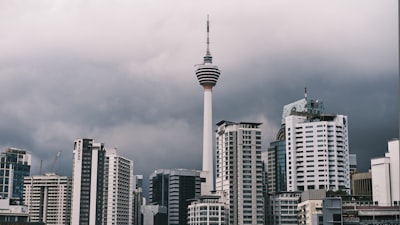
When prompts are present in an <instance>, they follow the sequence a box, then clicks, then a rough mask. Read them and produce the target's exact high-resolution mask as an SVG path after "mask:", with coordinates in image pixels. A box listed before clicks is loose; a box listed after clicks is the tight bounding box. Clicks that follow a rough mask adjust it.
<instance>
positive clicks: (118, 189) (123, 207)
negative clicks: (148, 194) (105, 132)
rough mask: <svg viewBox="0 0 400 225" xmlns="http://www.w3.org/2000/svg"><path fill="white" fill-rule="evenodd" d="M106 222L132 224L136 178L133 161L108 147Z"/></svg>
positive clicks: (106, 164) (104, 207)
mask: <svg viewBox="0 0 400 225" xmlns="http://www.w3.org/2000/svg"><path fill="white" fill-rule="evenodd" d="M104 172H105V173H104V190H103V192H104V194H103V195H104V197H103V204H104V205H103V223H104V224H110V225H111V224H118V225H120V224H126V225H128V224H132V220H133V194H134V190H135V188H134V183H135V181H134V179H136V177H135V176H134V175H133V161H132V160H130V159H127V158H125V157H122V156H120V155H117V150H116V149H115V148H106V155H105V165H104Z"/></svg>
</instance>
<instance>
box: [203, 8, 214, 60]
mask: <svg viewBox="0 0 400 225" xmlns="http://www.w3.org/2000/svg"><path fill="white" fill-rule="evenodd" d="M205 63H210V64H211V63H212V56H211V53H210V19H209V16H208V15H207V51H206V55H205V56H204V64H205Z"/></svg>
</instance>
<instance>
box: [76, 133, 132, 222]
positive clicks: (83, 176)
mask: <svg viewBox="0 0 400 225" xmlns="http://www.w3.org/2000/svg"><path fill="white" fill-rule="evenodd" d="M72 187H73V188H72V203H71V206H72V207H71V225H83V224H86V225H91V224H104V223H106V224H109V225H113V224H119V225H120V224H131V223H132V219H133V213H132V208H133V191H134V177H133V162H132V161H131V160H129V159H126V158H124V157H121V156H118V155H117V154H116V150H115V149H112V148H110V149H106V148H105V147H104V144H103V143H95V142H93V140H92V139H77V140H76V141H75V146H74V153H73V169H72Z"/></svg>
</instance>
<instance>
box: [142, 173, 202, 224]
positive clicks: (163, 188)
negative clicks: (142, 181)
mask: <svg viewBox="0 0 400 225" xmlns="http://www.w3.org/2000/svg"><path fill="white" fill-rule="evenodd" d="M149 182H150V185H149V188H150V191H149V200H150V204H153V205H159V206H165V207H167V209H168V213H167V214H168V225H173V224H174V225H179V224H187V208H188V205H189V204H190V202H189V201H187V200H189V199H193V198H198V197H199V196H200V194H201V193H200V188H201V179H200V171H197V170H188V169H159V170H156V171H154V172H153V173H152V174H151V175H150V179H149Z"/></svg>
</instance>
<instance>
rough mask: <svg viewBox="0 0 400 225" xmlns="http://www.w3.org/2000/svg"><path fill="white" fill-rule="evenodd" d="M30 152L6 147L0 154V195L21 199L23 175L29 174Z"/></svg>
mask: <svg viewBox="0 0 400 225" xmlns="http://www.w3.org/2000/svg"><path fill="white" fill-rule="evenodd" d="M31 161H32V155H31V153H29V152H27V151H25V150H22V149H17V148H7V149H6V150H5V151H4V152H2V153H1V154H0V197H1V198H17V199H20V200H21V201H22V199H23V192H24V177H25V176H29V175H30V171H31Z"/></svg>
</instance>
